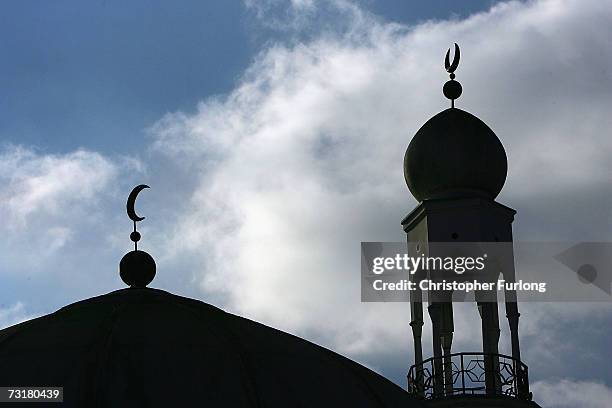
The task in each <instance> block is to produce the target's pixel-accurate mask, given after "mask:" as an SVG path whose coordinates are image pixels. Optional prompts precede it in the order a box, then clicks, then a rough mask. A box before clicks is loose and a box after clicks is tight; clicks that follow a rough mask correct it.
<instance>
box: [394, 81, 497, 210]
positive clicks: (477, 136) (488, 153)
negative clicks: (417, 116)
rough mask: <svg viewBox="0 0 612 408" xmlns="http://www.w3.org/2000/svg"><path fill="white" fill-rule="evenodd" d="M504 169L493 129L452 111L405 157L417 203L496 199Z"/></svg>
mask: <svg viewBox="0 0 612 408" xmlns="http://www.w3.org/2000/svg"><path fill="white" fill-rule="evenodd" d="M449 82H451V81H449ZM507 170H508V162H507V158H506V151H505V150H504V146H503V145H502V144H501V142H500V140H499V139H498V138H497V136H496V135H495V133H494V132H493V131H492V130H491V128H489V127H488V126H487V125H486V124H485V123H484V122H483V121H482V120H480V119H478V118H477V117H476V116H474V115H472V114H470V113H468V112H466V111H463V110H461V109H458V108H454V107H453V108H449V109H446V110H444V111H442V112H440V113H438V114H437V115H435V116H434V117H432V118H431V119H429V120H428V121H427V122H426V123H425V124H424V125H423V126H422V127H421V128H420V129H419V130H418V131H417V133H416V134H415V135H414V137H413V138H412V141H411V142H410V144H409V146H408V149H407V150H406V154H405V156H404V177H405V179H406V184H407V185H408V188H409V189H410V192H411V193H412V195H413V196H414V197H415V198H416V199H417V200H418V201H423V200H429V199H440V198H455V197H479V196H480V197H486V198H490V199H494V198H495V197H497V195H498V194H499V192H500V191H501V189H502V187H503V185H504V182H505V181H506V174H507Z"/></svg>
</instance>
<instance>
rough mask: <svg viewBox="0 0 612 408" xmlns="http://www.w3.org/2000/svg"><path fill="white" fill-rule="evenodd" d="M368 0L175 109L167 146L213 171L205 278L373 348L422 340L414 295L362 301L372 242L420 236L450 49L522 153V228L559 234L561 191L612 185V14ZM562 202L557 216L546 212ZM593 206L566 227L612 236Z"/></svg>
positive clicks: (490, 118) (254, 304)
mask: <svg viewBox="0 0 612 408" xmlns="http://www.w3.org/2000/svg"><path fill="white" fill-rule="evenodd" d="M317 4H321V3H317ZM325 4H327V5H328V6H329V5H330V4H331V5H337V4H341V5H351V3H344V2H325ZM351 6H352V7H353V8H352V9H351V10H353V11H354V10H358V11H359V12H358V13H355V12H353V11H351V12H347V13H344V14H343V16H344V17H343V18H344V20H342V21H339V26H342V27H347V29H346V30H344V31H343V32H341V33H338V32H336V33H334V34H333V35H332V34H330V33H329V32H326V33H325V34H324V35H321V36H319V37H317V38H313V39H309V40H307V41H300V40H295V39H294V41H291V42H290V43H289V44H282V43H279V44H274V45H272V46H270V47H269V48H268V49H267V50H265V51H264V52H262V53H261V55H260V56H259V57H258V58H257V60H256V61H255V63H254V64H253V65H252V66H251V68H250V69H249V71H248V72H247V74H246V75H245V76H244V79H243V80H242V81H241V82H240V83H239V85H238V86H237V87H236V89H235V90H234V91H232V92H231V93H229V94H228V95H227V96H226V97H223V98H218V97H217V98H213V99H208V100H205V101H203V102H202V103H201V104H200V105H199V107H198V111H197V113H195V114H191V115H189V114H185V113H175V114H172V115H168V116H166V117H165V118H164V119H163V120H161V121H160V122H159V123H158V124H157V125H156V126H155V127H154V128H153V134H154V136H155V148H156V149H157V150H158V151H159V152H164V154H166V155H167V156H168V157H169V158H170V159H171V160H174V161H176V162H178V163H181V165H182V166H186V167H189V168H193V169H196V172H198V174H201V177H200V182H199V186H198V187H197V188H196V191H195V192H194V193H193V194H191V197H190V200H189V203H188V206H187V207H188V208H187V209H184V210H183V211H184V212H187V213H190V214H193V215H192V216H191V217H189V219H187V220H185V221H184V222H183V223H181V224H179V226H178V228H177V229H176V232H175V236H176V237H177V238H176V239H174V241H173V242H174V243H175V244H174V245H175V248H174V249H175V251H176V253H180V254H184V253H185V252H184V251H186V252H187V253H188V254H189V256H190V257H196V258H198V257H201V259H203V260H205V261H203V262H202V265H205V266H204V267H202V270H201V271H200V272H199V273H198V276H197V279H198V281H199V282H200V284H201V286H202V288H203V289H204V290H206V291H207V292H209V293H210V292H217V293H218V292H219V291H221V292H223V293H225V294H226V296H227V299H228V304H227V306H228V307H229V308H230V309H232V310H235V311H238V312H240V313H242V314H246V315H248V316H251V317H254V318H257V319H259V320H263V321H264V322H266V323H269V324H273V325H276V326H279V327H281V328H283V329H285V330H291V331H293V332H297V333H299V334H303V335H307V336H309V337H310V338H316V339H322V340H320V341H322V342H324V343H325V344H327V345H330V346H332V347H334V348H335V349H337V350H341V351H344V352H350V353H354V354H359V353H365V352H377V351H384V350H389V349H394V350H395V349H399V348H400V347H401V348H402V349H404V348H405V346H406V344H407V337H406V336H407V335H408V328H407V322H408V319H409V318H408V308H407V305H367V304H360V303H359V296H360V292H359V287H358V284H359V279H358V273H359V272H358V271H359V268H358V262H359V257H358V250H359V249H358V248H359V242H360V241H362V240H401V239H402V237H403V235H402V232H401V229H400V227H399V221H400V220H401V218H402V217H403V216H404V215H405V214H406V213H407V212H408V211H410V210H411V209H412V207H413V206H414V205H415V204H416V203H415V202H414V200H413V199H412V198H411V197H410V195H409V193H408V191H407V189H406V187H405V185H404V182H403V174H402V168H401V166H402V159H403V153H404V150H405V148H406V146H407V145H408V143H409V141H410V138H411V137H412V135H413V134H414V132H415V131H416V130H417V129H418V127H419V126H420V125H421V124H422V123H424V122H425V121H426V120H427V119H428V118H429V117H430V116H432V115H433V114H435V113H436V112H438V111H440V110H442V109H444V108H445V107H447V106H448V101H447V100H445V99H444V97H443V96H442V93H441V86H442V84H443V83H444V81H445V80H447V76H446V75H445V72H444V70H443V67H442V57H443V55H444V52H445V50H446V48H447V47H448V46H449V45H451V44H452V43H453V42H455V41H456V42H458V43H459V44H460V45H461V47H462V61H461V64H460V66H459V70H458V72H457V78H458V80H459V81H461V83H462V84H463V88H464V95H463V96H462V98H461V99H459V101H458V106H459V107H461V108H464V109H466V110H469V111H471V112H473V113H475V114H477V115H478V116H480V117H481V118H482V119H483V120H485V122H487V123H488V124H489V125H490V126H491V127H492V128H493V129H494V130H495V131H496V132H497V134H498V135H499V136H500V138H501V140H502V141H503V143H504V145H505V146H506V149H507V151H508V154H509V159H510V174H509V178H508V181H507V185H506V188H505V190H504V193H503V195H502V197H501V198H500V200H501V201H502V202H504V203H507V204H509V205H517V204H518V205H520V207H519V215H518V220H521V216H522V215H521V214H522V213H526V215H524V216H523V219H522V222H523V223H524V224H522V225H526V224H531V225H536V226H538V225H539V227H537V228H538V230H540V231H542V230H544V231H550V230H551V229H549V228H548V227H547V224H546V223H547V222H550V219H549V218H548V219H547V218H546V217H554V215H555V214H557V212H556V211H561V209H563V208H566V207H563V206H564V202H563V200H562V199H561V198H559V195H560V196H561V197H564V198H566V199H571V198H572V196H573V195H575V194H576V191H577V189H581V190H580V191H584V189H591V190H590V191H591V192H593V191H600V192H608V193H609V192H610V185H609V175H610V174H612V162H611V161H610V160H609V159H608V156H609V155H610V153H611V151H612V144H611V143H612V141H611V139H610V138H609V137H608V135H607V133H606V132H605V131H602V129H607V128H608V127H610V116H609V112H610V110H611V109H612V101H611V100H610V97H609V95H610V92H609V86H608V84H609V83H610V78H609V72H610V69H611V68H612V67H611V61H612V48H610V47H609V46H607V45H606V44H607V41H608V39H609V38H611V37H612V32H611V30H612V28H611V27H612V24H611V23H612V8H610V7H609V5H606V4H605V2H599V1H577V0H573V1H572V0H550V1H541V2H527V3H519V2H510V3H505V4H500V5H497V6H495V7H494V8H492V9H491V10H490V11H489V12H486V13H480V14H477V15H474V16H471V17H470V18H467V19H464V20H453V21H438V22H427V23H424V24H421V25H418V26H415V27H403V26H400V25H397V24H386V23H384V22H381V21H380V20H379V19H378V18H376V17H374V16H370V15H368V14H367V13H366V12H364V11H363V10H361V9H359V8H356V7H355V6H354V5H351ZM338 10H342V9H341V8H338ZM552 175H554V177H552ZM555 195H557V196H555ZM608 195H609V194H608ZM552 196H555V206H556V209H555V210H556V211H546V212H542V211H538V210H541V207H538V206H542V205H545V203H546V202H547V200H550V197H552ZM548 202H549V201H548ZM600 204H601V203H600ZM590 205H593V206H594V205H596V204H595V203H591V204H590ZM584 211H585V213H582V214H577V217H578V216H583V218H581V219H580V220H576V219H574V220H568V222H567V225H564V226H563V233H565V234H572V233H574V231H575V228H573V226H572V222H574V223H581V224H582V223H586V224H588V225H590V226H592V227H593V229H592V231H594V233H595V234H597V233H600V234H606V235H605V236H608V232H607V230H608V229H609V225H605V224H603V225H602V223H601V222H598V221H597V220H594V219H592V218H590V217H589V215H588V211H589V210H588V209H586V208H585V209H584ZM608 211H609V210H608ZM529 217H531V218H529ZM520 225H521V224H520V222H519V227H520ZM524 230H525V231H527V232H528V231H529V228H525V229H524ZM518 232H519V233H518V234H517V239H528V238H531V237H530V236H528V235H521V233H520V232H521V229H520V228H519V229H518ZM573 238H576V239H580V238H578V237H576V236H574V237H573ZM559 239H561V237H559ZM398 327H399V328H398ZM459 331H460V330H459V329H458V332H459ZM458 336H459V337H458V338H459V339H460V335H458ZM469 336H470V335H469V334H467V335H466V337H469ZM383 339H384V341H382V340H383ZM466 341H467V339H466Z"/></svg>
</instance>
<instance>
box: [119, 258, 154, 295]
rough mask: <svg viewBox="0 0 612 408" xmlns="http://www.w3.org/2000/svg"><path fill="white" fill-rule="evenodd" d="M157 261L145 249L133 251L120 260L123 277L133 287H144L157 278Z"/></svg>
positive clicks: (120, 270) (120, 271)
mask: <svg viewBox="0 0 612 408" xmlns="http://www.w3.org/2000/svg"><path fill="white" fill-rule="evenodd" d="M155 270H156V266H155V261H154V260H153V257H152V256H151V255H149V254H148V253H146V252H144V251H131V252H128V253H127V254H125V255H124V256H123V258H121V262H119V275H120V276H121V279H122V280H123V281H124V282H125V283H126V284H127V285H129V286H131V287H133V288H144V287H146V286H147V285H148V284H149V283H151V282H152V281H153V278H155Z"/></svg>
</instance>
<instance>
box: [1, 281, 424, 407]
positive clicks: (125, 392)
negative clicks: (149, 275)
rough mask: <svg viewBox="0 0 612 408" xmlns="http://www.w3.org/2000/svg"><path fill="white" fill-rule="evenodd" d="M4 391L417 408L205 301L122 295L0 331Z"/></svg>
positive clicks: (75, 398)
mask: <svg viewBox="0 0 612 408" xmlns="http://www.w3.org/2000/svg"><path fill="white" fill-rule="evenodd" d="M0 367H2V369H1V370H0V383H1V384H10V385H13V386H18V385H23V386H31V385H45V386H52V385H55V386H63V387H64V401H65V402H64V405H63V406H70V407H77V406H78V407H128V406H129V407H169V406H176V407H190V406H209V407H327V406H329V407H332V406H334V407H341V406H350V407H404V408H406V407H421V406H422V405H421V403H420V402H419V401H418V400H416V399H414V398H412V397H410V396H409V395H408V393H407V392H405V391H404V390H402V389H401V388H400V387H398V386H396V385H395V384H393V383H391V382H390V381H388V380H386V379H385V378H383V377H381V376H380V375H378V374H376V373H374V372H373V371H370V370H369V369H367V368H365V367H363V366H361V365H359V364H357V363H355V362H353V361H351V360H349V359H347V358H345V357H342V356H340V355H338V354H336V353H334V352H332V351H330V350H327V349H325V348H323V347H320V346H317V345H315V344H313V343H310V342H308V341H306V340H303V339H300V338H298V337H295V336H293V335H290V334H287V333H284V332H281V331H278V330H275V329H273V328H270V327H267V326H264V325H262V324H259V323H256V322H253V321H251V320H248V319H245V318H242V317H238V316H235V315H232V314H229V313H226V312H224V311H222V310H221V309H218V308H216V307H214V306H211V305H209V304H206V303H204V302H201V301H197V300H193V299H189V298H184V297H180V296H176V295H173V294H170V293H168V292H165V291H162V290H158V289H151V288H128V289H121V290H117V291H114V292H111V293H108V294H106V295H102V296H98V297H94V298H91V299H87V300H84V301H81V302H77V303H74V304H72V305H69V306H66V307H64V308H62V309H60V310H58V311H57V312H55V313H52V314H50V315H47V316H43V317H40V318H37V319H33V320H30V321H27V322H25V323H21V324H18V325H15V326H12V327H9V328H7V329H4V330H2V331H0Z"/></svg>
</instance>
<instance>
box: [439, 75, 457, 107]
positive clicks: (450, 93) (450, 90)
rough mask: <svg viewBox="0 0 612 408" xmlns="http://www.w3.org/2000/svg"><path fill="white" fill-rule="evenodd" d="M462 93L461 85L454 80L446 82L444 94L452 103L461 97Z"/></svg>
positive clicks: (443, 89)
mask: <svg viewBox="0 0 612 408" xmlns="http://www.w3.org/2000/svg"><path fill="white" fill-rule="evenodd" d="M451 75H452V74H451ZM453 76H454V75H453ZM461 91H462V88H461V84H460V83H459V82H457V81H455V80H454V79H451V80H450V81H446V83H445V84H444V87H443V88H442V92H443V93H444V96H446V97H447V98H448V99H450V100H451V101H453V100H455V99H458V98H459V97H460V96H461Z"/></svg>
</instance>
